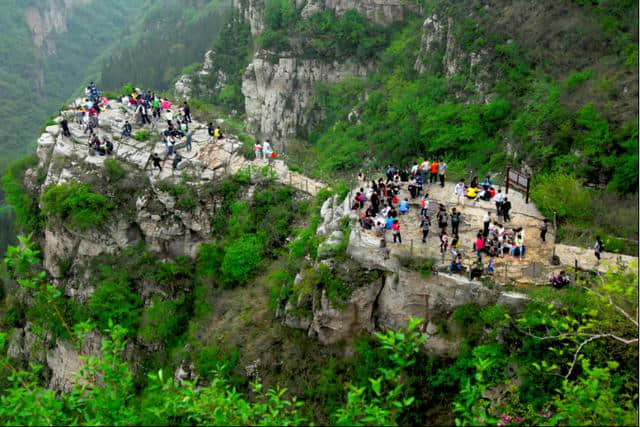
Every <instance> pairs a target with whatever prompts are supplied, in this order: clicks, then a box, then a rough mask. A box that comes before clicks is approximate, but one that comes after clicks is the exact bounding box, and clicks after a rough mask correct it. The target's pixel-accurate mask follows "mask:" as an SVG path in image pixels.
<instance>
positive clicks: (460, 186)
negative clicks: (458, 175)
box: [453, 179, 464, 205]
mask: <svg viewBox="0 0 640 427" xmlns="http://www.w3.org/2000/svg"><path fill="white" fill-rule="evenodd" d="M453 194H455V196H456V199H457V201H456V204H458V205H459V204H460V203H462V204H463V205H464V179H461V180H460V181H459V182H458V183H457V184H456V186H455V188H454V189H453Z"/></svg>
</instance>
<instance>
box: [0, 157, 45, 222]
mask: <svg viewBox="0 0 640 427" xmlns="http://www.w3.org/2000/svg"><path fill="white" fill-rule="evenodd" d="M37 164H38V158H37V157H36V156H35V155H31V156H28V157H24V158H22V159H21V160H17V161H15V162H14V163H12V164H11V165H9V166H8V167H7V169H6V171H5V172H4V175H3V176H2V191H3V192H4V198H5V200H6V202H7V203H8V204H9V206H11V208H12V209H13V210H14V212H15V214H16V220H17V222H18V224H19V225H20V226H21V227H22V228H23V229H24V230H25V231H27V232H31V231H35V230H38V229H39V227H40V220H41V218H40V215H39V212H38V201H37V199H36V198H35V197H34V196H32V195H31V194H29V193H28V192H27V190H26V188H25V186H24V182H23V180H24V173H25V171H26V170H27V169H29V168H32V167H34V166H36V165H37Z"/></svg>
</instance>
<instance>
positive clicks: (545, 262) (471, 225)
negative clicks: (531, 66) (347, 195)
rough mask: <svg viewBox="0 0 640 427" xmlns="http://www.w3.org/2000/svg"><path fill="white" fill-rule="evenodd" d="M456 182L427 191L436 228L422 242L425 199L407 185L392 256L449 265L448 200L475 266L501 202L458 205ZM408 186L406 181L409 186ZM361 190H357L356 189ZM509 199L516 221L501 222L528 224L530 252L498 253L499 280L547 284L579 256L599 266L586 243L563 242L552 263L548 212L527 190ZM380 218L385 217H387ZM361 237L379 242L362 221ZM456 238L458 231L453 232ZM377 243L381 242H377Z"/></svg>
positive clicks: (608, 256)
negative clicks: (442, 219) (444, 236)
mask: <svg viewBox="0 0 640 427" xmlns="http://www.w3.org/2000/svg"><path fill="white" fill-rule="evenodd" d="M454 186H455V184H454V183H451V182H448V183H445V186H444V188H442V187H440V185H439V184H432V185H427V186H426V187H425V190H426V191H427V192H428V193H429V196H430V199H431V204H430V206H429V217H430V218H431V225H432V226H431V231H430V233H429V236H428V238H427V242H426V243H422V231H421V229H420V221H421V220H420V209H421V207H420V204H419V203H420V199H419V198H415V199H413V200H412V199H411V198H410V194H409V192H408V191H407V190H406V189H403V190H401V192H400V194H399V195H398V199H400V200H403V199H404V198H407V199H408V200H409V205H410V209H409V212H408V213H407V214H405V215H400V217H399V219H400V224H401V234H402V243H401V244H400V243H395V244H394V243H392V242H393V238H392V235H391V232H389V231H388V232H387V235H386V240H387V248H388V249H389V255H390V256H396V257H400V258H408V257H415V258H417V259H434V260H438V265H439V266H440V267H442V268H444V267H448V265H449V263H450V262H451V260H452V259H453V256H452V254H451V252H450V251H447V253H446V254H445V256H444V258H443V257H442V256H441V254H440V239H439V234H440V229H439V228H438V227H437V221H436V219H435V215H436V212H437V210H438V203H443V204H445V205H446V207H447V210H448V212H451V208H453V207H456V208H457V209H458V211H460V212H461V219H462V223H461V224H460V227H459V237H460V249H461V251H462V253H463V255H464V256H463V265H464V266H465V267H467V268H468V267H469V266H471V265H472V264H473V263H474V262H475V259H476V256H475V251H474V250H473V249H472V245H473V242H474V241H475V236H476V234H477V232H478V231H479V230H482V218H483V216H484V214H485V212H491V214H492V220H493V219H496V218H495V217H496V208H495V203H493V202H485V201H478V202H473V201H470V200H468V199H466V198H465V199H464V203H463V204H457V198H456V197H455V195H454V193H453V189H454ZM404 187H405V188H406V184H405V185H404ZM352 194H355V191H353V192H352ZM508 198H509V200H510V201H511V203H512V210H511V221H510V222H508V223H506V224H505V223H503V221H502V218H497V219H498V222H500V223H502V224H504V225H505V226H506V227H507V228H508V229H512V228H517V227H522V228H523V229H524V237H525V246H526V248H527V252H526V255H525V257H523V258H522V259H519V258H518V257H515V258H511V257H510V256H509V255H505V256H504V257H503V258H494V268H495V274H494V279H495V280H496V281H497V282H499V283H515V284H545V283H547V281H548V279H549V277H550V276H551V275H552V274H553V273H555V272H558V271H560V270H561V269H563V268H564V267H565V266H569V265H573V264H574V260H575V259H578V263H579V266H580V267H582V268H594V267H596V266H595V256H594V255H593V251H591V250H586V251H585V250H580V248H577V247H573V246H567V245H557V246H556V254H557V255H558V256H559V257H560V260H561V263H562V265H560V266H553V265H551V262H550V261H551V256H552V254H553V241H554V230H553V229H552V227H550V229H549V232H548V233H547V238H546V240H547V241H546V242H545V243H542V241H541V240H540V226H541V225H542V220H543V219H544V216H543V215H542V214H541V213H540V212H539V211H538V209H537V208H536V207H535V205H534V204H533V203H532V202H529V203H528V204H526V203H525V201H524V196H523V195H522V194H521V193H518V192H515V191H513V190H511V191H509V194H508ZM379 220H381V221H382V218H380V219H379ZM354 231H355V232H356V233H357V235H358V237H359V239H360V240H361V241H363V242H364V241H372V242H376V241H377V238H375V237H374V234H373V232H370V231H367V230H363V229H362V228H361V227H360V226H359V225H355V226H354ZM447 232H448V233H449V234H450V233H451V222H450V217H449V226H448V227H447ZM449 237H450V239H451V238H452V236H451V235H450V236H449ZM376 246H377V244H376ZM619 257H620V256H619V255H617V254H612V253H603V260H608V261H609V262H611V263H613V262H615V261H616V260H618V258H619ZM488 259H489V257H488V256H486V255H485V256H483V262H484V264H485V266H486V265H487V263H488ZM620 259H621V260H622V261H623V262H625V263H630V262H631V261H633V260H635V261H636V262H637V258H634V257H630V256H622V257H620ZM607 265H608V263H604V262H603V263H601V264H600V265H599V266H598V267H597V268H598V270H600V271H605V270H606V268H607Z"/></svg>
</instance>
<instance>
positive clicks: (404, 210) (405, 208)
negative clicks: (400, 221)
mask: <svg viewBox="0 0 640 427" xmlns="http://www.w3.org/2000/svg"><path fill="white" fill-rule="evenodd" d="M407 212H409V201H408V200H407V199H404V200H403V201H401V202H400V215H405V214H406V213H407Z"/></svg>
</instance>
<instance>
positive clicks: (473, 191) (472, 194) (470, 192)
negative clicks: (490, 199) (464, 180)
mask: <svg viewBox="0 0 640 427" xmlns="http://www.w3.org/2000/svg"><path fill="white" fill-rule="evenodd" d="M466 196H467V198H468V199H471V200H475V198H476V197H477V196H478V188H476V187H467V194H466Z"/></svg>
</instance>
